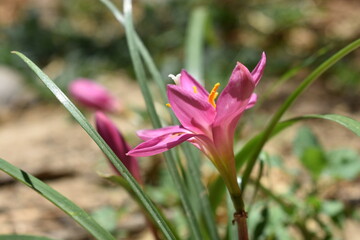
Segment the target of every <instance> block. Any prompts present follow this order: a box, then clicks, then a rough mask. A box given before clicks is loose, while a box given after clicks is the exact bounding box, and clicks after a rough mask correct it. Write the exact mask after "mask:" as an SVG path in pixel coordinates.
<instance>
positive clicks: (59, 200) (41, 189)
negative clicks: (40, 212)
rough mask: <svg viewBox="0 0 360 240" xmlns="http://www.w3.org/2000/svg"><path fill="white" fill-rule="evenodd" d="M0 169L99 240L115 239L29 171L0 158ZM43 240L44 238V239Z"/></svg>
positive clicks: (81, 210)
mask: <svg viewBox="0 0 360 240" xmlns="http://www.w3.org/2000/svg"><path fill="white" fill-rule="evenodd" d="M0 170H1V171H3V172H5V173H7V174H8V175H10V176H11V177H13V178H14V179H16V180H17V181H20V182H22V183H23V184H25V185H26V186H28V187H29V188H31V189H33V190H34V191H36V192H37V193H39V194H40V195H41V196H43V197H44V198H46V199H47V200H49V201H50V202H52V203H53V204H54V205H55V206H57V207H58V208H60V209H61V210H62V211H63V212H65V213H66V214H67V215H69V216H70V217H71V218H72V219H74V220H75V221H76V222H77V223H79V224H80V225H81V226H82V227H83V228H84V229H85V230H87V231H88V232H89V233H90V234H91V235H93V236H94V237H95V238H96V239H99V240H115V238H114V237H113V236H111V234H110V233H109V232H108V231H106V230H105V229H104V228H102V227H101V226H100V225H99V224H98V223H97V222H96V221H95V220H94V219H92V218H91V217H90V215H89V214H87V213H86V212H85V211H84V210H83V209H81V208H80V207H78V206H77V205H75V204H74V203H73V202H71V201H70V200H69V199H67V198H66V197H64V196H63V195H61V194H60V193H59V192H57V191H55V190H54V189H53V188H51V187H50V186H48V185H46V184H45V183H44V182H42V181H40V180H39V179H37V178H36V177H34V176H32V175H30V174H29V173H27V172H25V171H23V170H21V169H19V168H17V167H15V166H13V165H12V164H10V163H8V162H7V161H5V160H3V159H1V158H0ZM0 239H6V240H8V239H35V238H25V237H24V238H16V237H15V236H13V237H9V238H5V237H3V238H2V237H0ZM44 240H45V239H44Z"/></svg>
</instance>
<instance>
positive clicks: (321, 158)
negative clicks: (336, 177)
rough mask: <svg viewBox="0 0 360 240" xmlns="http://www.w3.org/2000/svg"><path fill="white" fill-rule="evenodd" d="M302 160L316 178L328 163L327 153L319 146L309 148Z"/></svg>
mask: <svg viewBox="0 0 360 240" xmlns="http://www.w3.org/2000/svg"><path fill="white" fill-rule="evenodd" d="M300 160H301V163H302V164H303V165H304V167H306V168H307V170H308V171H309V172H310V173H311V175H312V176H313V177H314V178H315V179H317V178H318V177H319V176H320V174H321V173H322V171H323V170H324V168H325V167H326V164H327V160H326V156H325V153H324V152H323V151H322V150H321V149H320V148H317V147H309V148H307V149H306V150H305V151H304V152H303V154H302V156H301V158H300Z"/></svg>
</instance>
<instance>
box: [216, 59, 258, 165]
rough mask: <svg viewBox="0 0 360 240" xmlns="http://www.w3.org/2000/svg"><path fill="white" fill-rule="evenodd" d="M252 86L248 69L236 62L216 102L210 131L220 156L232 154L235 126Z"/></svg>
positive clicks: (253, 86) (247, 102)
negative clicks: (214, 115)
mask: <svg viewBox="0 0 360 240" xmlns="http://www.w3.org/2000/svg"><path fill="white" fill-rule="evenodd" d="M254 88H255V83H254V82H253V78H252V76H251V74H250V72H249V70H248V69H247V68H246V67H245V66H244V65H242V64H241V63H237V65H236V67H235V69H234V71H233V72H232V74H231V77H230V80H229V83H228V84H227V86H226V87H225V89H224V90H223V91H222V92H221V94H220V97H219V100H218V101H217V104H216V109H217V115H216V118H215V120H214V124H213V128H212V131H213V139H214V144H215V146H216V148H217V149H218V152H219V155H220V157H221V158H226V159H227V158H231V156H232V154H233V138H234V131H235V127H236V124H237V122H238V120H239V119H240V117H241V115H242V113H243V112H244V111H245V109H246V108H247V106H248V104H249V100H250V99H251V96H252V94H253V91H254Z"/></svg>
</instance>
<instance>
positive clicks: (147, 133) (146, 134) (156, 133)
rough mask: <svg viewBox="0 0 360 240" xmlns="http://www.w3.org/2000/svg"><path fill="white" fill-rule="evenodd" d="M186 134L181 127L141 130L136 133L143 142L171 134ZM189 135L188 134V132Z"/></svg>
mask: <svg viewBox="0 0 360 240" xmlns="http://www.w3.org/2000/svg"><path fill="white" fill-rule="evenodd" d="M179 132H187V131H186V130H185V129H184V128H182V127H181V126H168V127H164V128H158V129H143V130H139V131H137V132H136V134H137V135H138V137H139V138H141V139H142V140H144V141H147V140H150V139H152V138H156V137H160V136H162V135H167V134H171V133H179ZM189 133H190V132H189Z"/></svg>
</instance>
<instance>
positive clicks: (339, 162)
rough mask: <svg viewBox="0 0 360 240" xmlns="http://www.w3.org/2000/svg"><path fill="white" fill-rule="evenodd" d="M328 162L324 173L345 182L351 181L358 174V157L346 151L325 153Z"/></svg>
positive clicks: (359, 168)
mask: <svg viewBox="0 0 360 240" xmlns="http://www.w3.org/2000/svg"><path fill="white" fill-rule="evenodd" d="M327 159H328V161H329V163H328V165H327V168H326V170H325V173H327V174H328V175H330V176H332V177H335V178H341V179H346V180H353V179H355V178H356V177H357V176H359V174H360V156H359V154H358V153H357V152H355V151H353V150H347V149H339V150H333V151H330V152H328V153H327Z"/></svg>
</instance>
